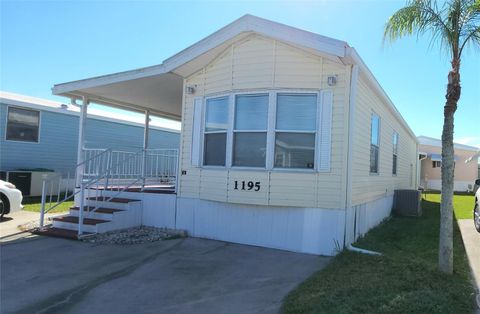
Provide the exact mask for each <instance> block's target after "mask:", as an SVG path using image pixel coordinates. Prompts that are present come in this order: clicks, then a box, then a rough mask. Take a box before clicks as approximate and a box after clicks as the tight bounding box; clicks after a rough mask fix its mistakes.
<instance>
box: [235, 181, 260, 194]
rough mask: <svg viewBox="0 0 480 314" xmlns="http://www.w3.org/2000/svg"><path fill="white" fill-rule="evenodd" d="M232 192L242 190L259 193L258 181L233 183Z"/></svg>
mask: <svg viewBox="0 0 480 314" xmlns="http://www.w3.org/2000/svg"><path fill="white" fill-rule="evenodd" d="M233 189H234V190H243V191H252V190H253V191H255V192H257V191H260V181H257V182H253V181H237V180H235V181H234V188H233Z"/></svg>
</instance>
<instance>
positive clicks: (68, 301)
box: [15, 239, 184, 314]
mask: <svg viewBox="0 0 480 314" xmlns="http://www.w3.org/2000/svg"><path fill="white" fill-rule="evenodd" d="M183 242H184V239H182V240H180V241H179V242H178V243H175V244H174V245H172V246H171V247H169V248H166V249H164V250H161V251H159V252H156V253H154V254H150V255H148V256H146V257H145V258H142V259H140V260H139V261H137V262H135V263H133V264H130V265H128V266H126V267H124V268H122V269H120V270H117V271H115V272H112V273H109V274H106V275H104V276H102V277H99V278H95V279H93V280H91V281H90V282H88V283H86V284H83V285H81V286H79V287H75V288H73V289H70V290H67V291H65V292H61V293H58V294H56V295H54V296H52V297H49V298H47V299H45V300H42V301H39V302H36V303H34V304H32V305H30V306H28V307H26V308H23V309H20V310H18V311H16V312H15V313H37V314H43V313H65V312H66V311H67V310H68V309H69V308H71V307H73V306H74V305H75V304H77V303H78V302H79V301H81V300H82V298H83V297H84V296H85V295H86V294H87V293H88V292H90V291H91V290H92V289H94V288H96V287H98V286H100V285H102V284H104V283H107V282H109V281H112V280H116V279H119V278H122V277H125V276H127V275H129V274H131V273H132V272H134V271H135V270H136V269H137V268H139V267H140V266H143V265H144V264H147V263H149V262H152V261H154V260H155V259H156V258H157V257H159V256H160V255H163V254H165V253H168V252H170V251H171V250H173V249H175V248H176V247H178V246H179V245H181V244H182V243H183Z"/></svg>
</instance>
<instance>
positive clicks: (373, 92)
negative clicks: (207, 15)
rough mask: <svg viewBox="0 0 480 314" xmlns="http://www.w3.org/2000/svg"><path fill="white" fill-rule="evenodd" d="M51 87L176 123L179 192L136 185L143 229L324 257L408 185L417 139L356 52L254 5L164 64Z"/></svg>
mask: <svg viewBox="0 0 480 314" xmlns="http://www.w3.org/2000/svg"><path fill="white" fill-rule="evenodd" d="M53 92H54V94H57V95H62V96H65V97H67V98H72V99H79V100H81V99H83V102H84V104H88V102H89V101H92V102H98V103H103V104H106V105H110V106H117V107H128V108H134V109H137V110H143V111H149V112H152V113H157V114H158V115H163V116H165V117H172V118H176V119H178V120H180V121H181V122H182V130H181V140H180V141H181V144H180V160H179V178H178V182H177V186H176V191H175V192H176V194H175V195H173V196H172V195H161V194H157V195H152V194H149V195H147V194H146V193H143V194H144V195H143V196H142V195H141V193H138V194H137V195H135V198H137V199H142V197H144V198H143V199H144V203H143V218H142V219H143V220H142V223H143V224H145V225H155V226H162V227H169V228H177V229H184V230H187V231H188V232H189V234H190V235H192V236H196V237H204V238H211V239H218V240H224V241H231V242H237V243H244V244H251V245H258V246H264V247H271V248H279V249H285V250H290V251H297V252H305V253H313V254H324V255H333V254H336V252H337V249H342V248H343V247H344V246H347V245H349V244H351V243H353V242H354V241H355V240H356V239H357V238H358V237H359V236H361V235H363V234H365V233H366V232H367V231H368V230H369V229H371V228H372V227H374V226H376V225H377V224H379V223H380V222H381V221H382V220H384V219H385V218H386V217H388V216H389V215H390V212H391V208H392V202H393V193H394V190H396V189H416V188H417V182H416V181H417V175H416V173H417V160H418V158H417V156H418V151H417V139H416V136H415V135H414V134H413V132H412V130H411V129H410V128H409V126H408V124H407V123H406V122H405V121H404V119H403V118H402V116H401V115H400V113H399V112H398V110H397V109H396V108H395V106H394V105H393V103H392V102H391V100H390V99H389V98H388V96H387V95H386V93H385V91H384V90H383V89H382V88H381V86H380V85H379V83H378V82H377V80H376V79H375V78H374V76H373V74H372V73H371V72H370V70H369V69H368V68H367V66H366V65H365V63H364V62H363V61H362V59H361V58H360V57H359V56H358V54H357V52H356V51H355V49H354V48H352V47H350V46H349V45H348V44H347V43H346V42H344V41H339V40H336V39H332V38H327V37H324V36H321V35H317V34H314V33H310V32H307V31H303V30H300V29H296V28H293V27H289V26H286V25H283V24H279V23H275V22H272V21H269V20H265V19H261V18H258V17H254V16H251V15H246V16H243V17H242V18H240V19H238V20H236V21H235V22H233V23H231V24H229V25H227V26H225V27H224V28H222V29H220V30H219V31H217V32H215V33H213V34H212V35H210V36H208V37H206V38H205V39H202V40H201V41H199V42H197V43H195V44H194V45H192V46H190V47H188V48H186V49H185V50H183V51H181V52H179V53H178V54H176V55H174V56H173V57H171V58H169V59H167V60H165V61H164V62H163V63H162V64H161V65H157V66H152V67H148V68H143V69H138V70H132V71H127V72H122V73H117V74H112V75H107V76H103V77H97V78H92V79H86V80H81V81H76V82H70V83H64V84H59V85H55V86H54V88H53ZM83 108H84V109H85V110H86V109H87V106H84V107H83ZM124 195H125V197H127V196H128V195H129V194H128V193H126V194H124ZM147 197H148V200H147ZM155 197H156V198H157V201H156V202H153V201H152V198H155ZM166 197H170V198H171V197H173V201H172V200H170V201H168V202H167V201H161V200H165V198H166ZM160 202H161V204H162V206H160V205H158V204H160Z"/></svg>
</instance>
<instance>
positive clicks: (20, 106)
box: [0, 92, 180, 196]
mask: <svg viewBox="0 0 480 314" xmlns="http://www.w3.org/2000/svg"><path fill="white" fill-rule="evenodd" d="M79 116H80V110H79V108H78V107H76V106H73V105H71V104H62V103H58V102H54V101H50V100H46V99H39V98H34V97H29V96H25V95H19V94H14V93H8V92H0V117H2V118H1V119H0V170H1V172H2V179H3V180H9V181H11V182H12V183H14V184H16V185H17V186H18V188H19V189H20V190H22V192H23V195H25V196H28V195H30V196H39V195H40V194H41V186H42V182H41V177H42V175H44V174H54V175H58V176H61V177H62V178H64V179H65V180H67V179H68V178H69V176H70V178H72V180H71V183H72V184H73V181H74V180H73V178H74V176H75V173H74V172H73V171H72V169H73V168H75V165H76V163H77V147H78V131H79V130H78V125H79ZM86 124H87V128H86V136H85V141H84V145H83V146H84V148H85V149H87V150H96V149H113V150H116V151H135V150H139V149H141V148H142V145H143V133H144V130H143V119H142V117H140V119H138V118H135V117H134V116H132V115H128V113H120V112H115V111H107V110H102V109H99V108H97V109H95V110H92V111H91V112H90V114H89V115H88V118H87V121H86ZM150 129H151V136H150V138H149V142H150V143H149V144H150V147H151V148H155V149H171V150H178V147H179V143H180V131H179V130H175V129H167V128H162V127H159V126H155V125H151V126H150ZM69 172H70V173H69ZM73 187H74V186H73V185H71V188H73Z"/></svg>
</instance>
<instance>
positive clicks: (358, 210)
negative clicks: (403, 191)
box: [346, 195, 393, 245]
mask: <svg viewBox="0 0 480 314" xmlns="http://www.w3.org/2000/svg"><path fill="white" fill-rule="evenodd" d="M392 206H393V195H387V196H384V197H382V198H379V199H376V200H374V201H370V202H367V203H363V204H359V205H356V206H353V207H352V208H351V209H350V210H349V211H348V214H347V233H346V234H347V236H346V242H347V245H348V244H352V243H353V242H355V241H356V240H357V239H358V238H359V237H363V236H364V235H365V234H366V233H367V232H368V231H369V230H370V229H372V228H373V227H375V226H377V225H378V224H380V223H381V222H382V221H384V220H385V219H386V218H387V217H389V216H390V214H391V212H392Z"/></svg>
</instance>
